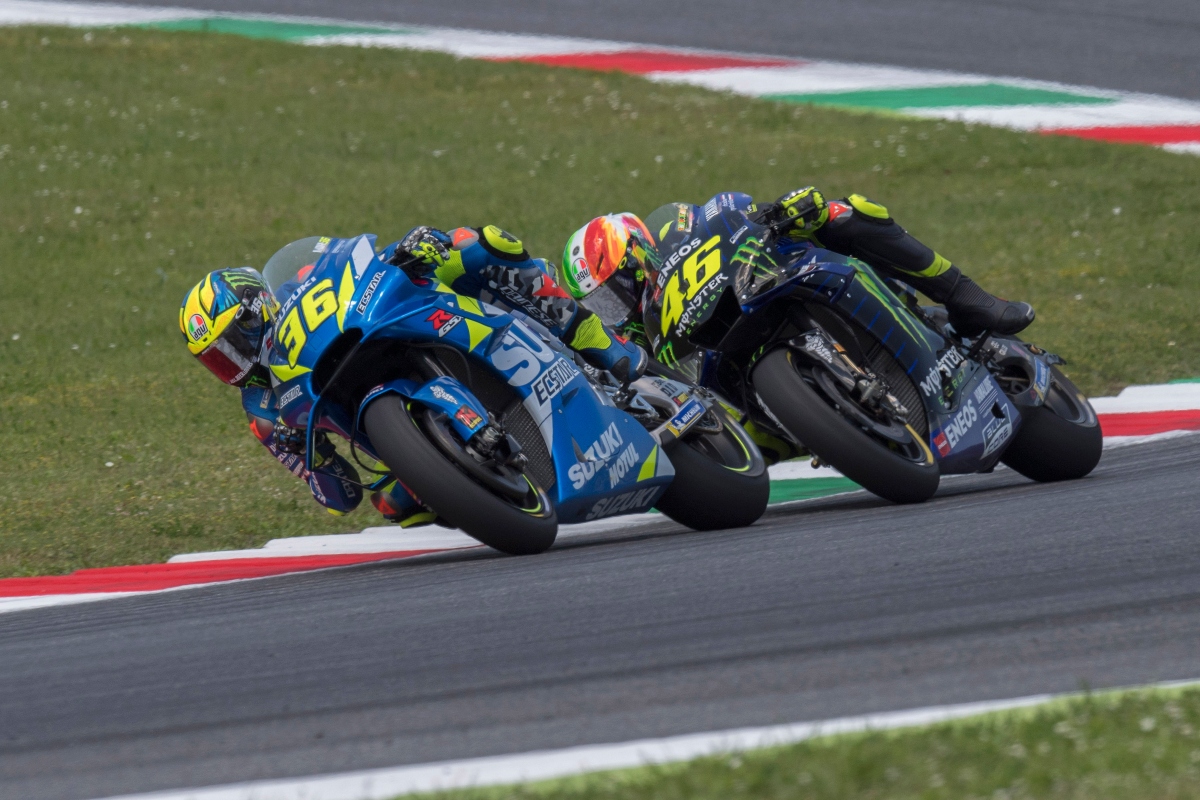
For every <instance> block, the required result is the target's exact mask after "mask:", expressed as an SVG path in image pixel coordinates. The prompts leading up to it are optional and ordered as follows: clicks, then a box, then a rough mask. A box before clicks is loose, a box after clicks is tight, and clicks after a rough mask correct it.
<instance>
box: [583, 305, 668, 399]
mask: <svg viewBox="0 0 1200 800" xmlns="http://www.w3.org/2000/svg"><path fill="white" fill-rule="evenodd" d="M563 341H564V342H565V343H566V345H567V346H568V347H570V348H571V349H572V350H574V351H575V352H577V353H579V354H580V355H581V356H583V357H584V359H585V360H586V361H587V362H588V363H589V364H591V365H592V366H593V367H596V368H597V369H604V370H608V371H609V372H611V373H612V375H613V377H614V378H616V379H617V380H619V381H621V382H623V383H626V382H629V381H633V380H637V379H638V378H640V377H641V376H642V373H644V372H645V371H646V365H647V364H648V363H649V361H650V357H649V356H648V355H646V351H645V350H643V349H642V348H640V347H638V346H637V345H636V344H634V343H633V342H631V341H628V340H626V339H622V338H621V337H620V336H618V335H617V334H615V333H613V332H612V331H611V330H609V328H608V326H606V325H605V324H604V323H603V322H601V321H600V318H599V317H598V316H596V315H595V314H592V313H591V312H585V311H584V310H583V309H580V313H579V314H578V315H577V316H576V318H575V321H574V322H573V323H572V325H571V326H570V327H569V328H568V329H567V331H566V333H565V335H564V336H563Z"/></svg>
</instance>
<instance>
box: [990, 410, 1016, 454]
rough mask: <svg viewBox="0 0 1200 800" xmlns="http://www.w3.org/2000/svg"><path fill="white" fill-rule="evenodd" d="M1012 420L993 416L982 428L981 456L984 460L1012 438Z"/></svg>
mask: <svg viewBox="0 0 1200 800" xmlns="http://www.w3.org/2000/svg"><path fill="white" fill-rule="evenodd" d="M1012 432H1013V427H1012V420H1010V419H1009V418H1008V417H995V416H993V417H992V418H991V419H990V420H988V424H987V425H984V426H983V456H984V457H985V458H986V457H987V456H990V455H991V454H992V453H994V452H996V451H997V450H999V449H1000V446H1001V445H1003V444H1004V443H1005V442H1007V441H1008V439H1009V437H1011V436H1012Z"/></svg>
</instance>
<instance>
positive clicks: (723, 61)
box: [492, 50, 804, 75]
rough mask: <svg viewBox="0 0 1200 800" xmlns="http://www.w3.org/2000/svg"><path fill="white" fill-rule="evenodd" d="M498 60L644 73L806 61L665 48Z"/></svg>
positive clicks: (778, 64)
mask: <svg viewBox="0 0 1200 800" xmlns="http://www.w3.org/2000/svg"><path fill="white" fill-rule="evenodd" d="M492 60H495V61H524V62H529V63H533V64H544V65H546V66H551V67H572V68H575V69H590V70H596V71H599V72H628V73H632V74H635V75H645V74H648V73H651V72H667V73H670V72H695V71H699V70H710V69H726V68H733V67H749V68H756V67H780V66H798V65H801V64H803V63H804V62H803V61H798V60H795V59H784V58H751V57H744V56H733V55H703V54H697V53H679V52H670V51H665V50H623V51H619V52H616V53H570V54H566V55H544V56H520V57H516V58H496V59H492Z"/></svg>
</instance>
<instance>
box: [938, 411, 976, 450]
mask: <svg viewBox="0 0 1200 800" xmlns="http://www.w3.org/2000/svg"><path fill="white" fill-rule="evenodd" d="M978 421H979V411H978V410H976V408H975V401H974V400H968V401H967V402H966V404H965V405H964V406H963V407H962V408H961V409H959V412H958V413H957V414H955V415H954V419H952V420H950V422H949V423H947V424H946V427H945V428H944V431H945V434H946V439H947V441H949V442H950V447H951V448H954V447H957V446H958V443H959V442H960V441H962V438H963V437H964V436H966V435H967V434H968V433H970V432H971V429H972V428H974V427H975V423H976V422H978Z"/></svg>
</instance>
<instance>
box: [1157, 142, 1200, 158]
mask: <svg viewBox="0 0 1200 800" xmlns="http://www.w3.org/2000/svg"><path fill="white" fill-rule="evenodd" d="M1163 150H1169V151H1171V152H1172V153H1185V154H1189V155H1195V156H1200V142H1175V143H1174V144H1164V145H1163Z"/></svg>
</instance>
